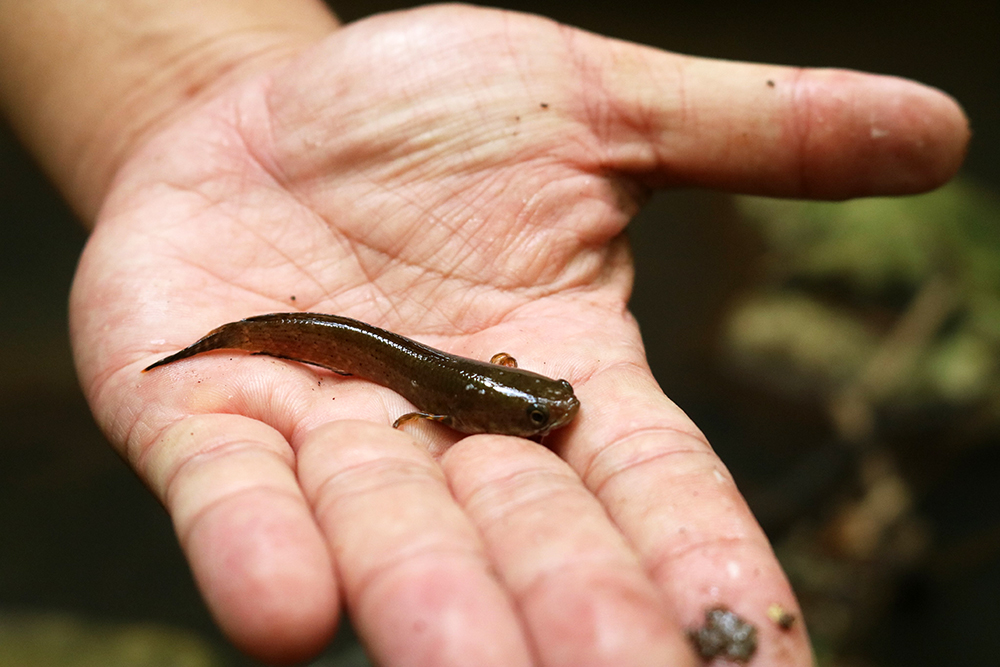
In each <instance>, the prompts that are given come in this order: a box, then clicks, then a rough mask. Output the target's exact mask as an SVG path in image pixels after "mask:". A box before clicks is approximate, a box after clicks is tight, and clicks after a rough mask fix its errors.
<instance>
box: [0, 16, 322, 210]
mask: <svg viewBox="0 0 1000 667" xmlns="http://www.w3.org/2000/svg"><path fill="white" fill-rule="evenodd" d="M336 26H337V22H336V18H335V17H334V16H333V15H332V14H330V13H329V11H328V10H327V9H326V8H325V6H323V5H322V4H321V3H319V2H316V1H315V0H275V1H267V0H260V1H257V2H252V3H248V2H245V0H212V1H208V0H171V1H170V2H149V1H147V0H128V1H125V2H122V1H120V0H119V1H115V2H110V1H100V0H98V1H94V0H33V1H32V2H24V0H0V104H2V108H3V111H4V113H5V114H6V115H7V116H8V118H9V120H10V122H11V124H12V126H13V127H14V129H15V131H16V132H17V133H18V134H19V136H20V137H21V140H22V141H23V142H24V143H25V145H26V146H27V147H28V149H29V150H30V151H31V152H32V153H33V154H34V156H35V158H36V159H37V160H38V161H39V162H40V163H41V164H42V166H43V168H44V169H45V170H46V171H47V172H48V174H49V176H50V178H52V179H53V181H54V182H55V183H56V185H57V186H58V187H59V188H60V190H61V191H62V192H63V194H64V196H65V197H66V198H67V200H68V201H69V202H70V204H71V205H72V206H73V207H74V209H75V210H76V211H77V213H78V214H79V215H80V216H81V217H82V218H83V219H84V220H85V221H86V222H87V223H88V224H90V223H92V221H93V218H94V217H95V215H96V213H97V211H98V209H99V208H100V204H101V201H102V200H103V198H104V196H105V194H106V191H107V189H108V187H109V185H110V183H111V181H112V180H113V178H114V175H115V173H116V172H117V170H118V168H119V167H120V165H121V164H122V163H123V162H124V161H125V160H126V159H127V158H128V156H129V155H130V154H131V153H132V152H133V151H134V150H135V149H136V148H137V147H139V146H140V145H141V144H142V143H144V142H145V140H146V139H147V138H148V137H150V136H151V135H152V134H155V133H156V131H157V130H158V129H159V128H161V127H163V126H165V125H166V124H169V123H170V122H171V120H172V119H173V118H176V117H177V116H178V115H179V114H182V113H184V111H185V110H186V109H188V108H190V107H191V106H194V105H197V104H199V103H200V102H201V101H202V100H205V99H207V98H208V97H210V96H212V95H213V94H214V93H215V92H216V91H218V90H219V89H220V88H222V87H225V86H227V85H230V84H231V83H233V82H235V81H238V80H241V79H244V78H248V77H250V76H253V75H254V74H256V73H258V72H261V71H263V70H265V69H267V68H268V67H271V66H273V65H274V64H275V63H277V62H280V61H282V60H284V59H287V58H290V57H291V56H292V55H293V54H294V53H297V52H298V51H300V50H301V49H303V48H305V47H306V46H308V45H309V44H311V43H313V42H315V41H317V40H319V39H321V38H322V37H323V36H325V35H326V34H328V33H329V32H330V31H331V30H333V29H334V28H336Z"/></svg>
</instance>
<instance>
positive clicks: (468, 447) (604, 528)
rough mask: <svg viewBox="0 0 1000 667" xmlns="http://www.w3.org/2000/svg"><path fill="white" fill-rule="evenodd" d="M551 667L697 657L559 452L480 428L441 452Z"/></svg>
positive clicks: (687, 661) (686, 661) (611, 666)
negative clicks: (477, 433) (482, 431)
mask: <svg viewBox="0 0 1000 667" xmlns="http://www.w3.org/2000/svg"><path fill="white" fill-rule="evenodd" d="M442 465H443V467H444V470H445V473H446V474H447V475H448V478H449V480H450V481H451V484H452V489H453V491H454V493H455V496H456V498H457V499H458V501H459V502H460V503H461V504H462V506H463V508H464V509H465V511H466V512H467V514H468V515H469V517H470V518H471V519H472V521H473V522H474V523H475V524H476V526H478V528H479V530H480V532H481V534H482V536H483V539H484V541H485V542H486V545H487V548H488V549H489V553H490V555H491V557H492V558H493V561H494V563H495V564H496V567H497V569H498V570H499V573H500V576H501V577H502V579H503V581H504V584H505V586H506V587H507V588H508V590H510V591H511V593H512V595H513V596H514V599H515V600H516V603H517V605H518V608H519V610H520V612H521V614H522V616H523V618H524V622H525V625H526V627H527V632H528V633H529V634H530V636H531V638H532V642H533V644H534V647H535V650H536V652H537V655H538V658H539V664H540V665H544V666H545V667H557V666H566V667H589V666H593V667H598V666H608V667H617V666H619V665H630V666H634V667H640V666H642V665H650V666H652V665H656V666H659V665H678V666H679V665H691V664H694V662H695V659H694V655H693V653H692V651H691V649H690V647H689V646H688V645H687V644H686V641H685V638H684V635H683V633H682V631H681V629H680V628H679V626H678V625H677V622H676V621H675V619H674V618H673V615H672V613H671V612H670V610H669V607H668V606H667V604H666V602H665V601H664V599H663V597H662V595H661V593H660V591H659V590H658V589H657V588H656V586H655V585H654V584H653V582H652V581H650V579H649V577H648V576H647V575H646V573H645V571H644V570H643V567H642V565H641V564H640V562H639V561H638V559H637V558H636V557H635V554H634V553H633V552H632V550H631V549H630V548H629V546H628V545H627V544H626V543H625V541H624V539H623V538H622V536H621V534H620V533H619V532H618V530H616V529H615V527H614V526H613V525H612V524H611V523H610V522H609V521H608V517H607V514H606V513H605V512H604V509H603V508H602V507H601V505H600V503H598V502H597V500H596V499H595V498H594V496H593V495H592V494H591V493H590V492H589V491H587V490H586V489H585V488H584V487H583V485H582V484H581V483H580V478H579V477H578V476H577V475H576V474H575V473H574V472H573V471H572V470H571V469H570V468H569V467H568V466H567V465H566V464H565V462H563V461H561V460H560V459H559V458H558V457H557V456H555V455H554V454H552V452H550V451H548V450H546V449H544V448H542V447H539V446H538V445H536V444H535V443H532V442H528V441H526V440H520V439H515V438H503V437H496V436H482V437H476V438H472V439H466V440H463V441H461V442H459V443H458V444H457V445H455V446H454V447H453V448H451V449H450V450H448V452H447V453H446V454H445V455H444V456H443V457H442Z"/></svg>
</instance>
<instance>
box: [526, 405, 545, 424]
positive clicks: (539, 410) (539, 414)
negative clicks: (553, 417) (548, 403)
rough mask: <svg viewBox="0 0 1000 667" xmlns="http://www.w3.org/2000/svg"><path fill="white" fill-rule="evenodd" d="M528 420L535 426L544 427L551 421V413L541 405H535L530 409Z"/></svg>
mask: <svg viewBox="0 0 1000 667" xmlns="http://www.w3.org/2000/svg"><path fill="white" fill-rule="evenodd" d="M528 419H530V420H531V423H532V424H534V425H535V426H543V425H545V424H546V423H548V421H549V413H548V411H546V410H545V408H543V407H542V406H540V405H533V406H531V407H530V408H528Z"/></svg>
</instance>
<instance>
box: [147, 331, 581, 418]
mask: <svg viewBox="0 0 1000 667" xmlns="http://www.w3.org/2000/svg"><path fill="white" fill-rule="evenodd" d="M211 350H245V351H247V352H250V353H252V354H263V355H268V356H272V357H278V358H280V359H289V360H291V361H299V362H302V363H306V364H313V365H316V366H321V367H323V368H327V369H329V370H332V371H334V372H336V373H340V374H341V375H357V376H358V377H362V378H365V379H367V380H371V381H372V382H376V383H378V384H380V385H382V386H384V387H388V388H389V389H392V390H393V391H395V392H396V393H398V394H400V395H402V396H403V397H405V398H406V399H407V400H409V401H410V402H411V403H413V405H415V406H416V407H417V409H418V410H419V412H410V413H407V414H405V415H403V416H402V417H400V418H399V419H397V420H396V421H395V423H394V424H393V427H398V426H399V425H400V424H402V423H404V422H407V421H410V420H412V419H430V420H433V421H438V422H441V423H442V424H446V425H448V426H450V427H451V428H453V429H455V430H456V431H460V432H462V433H499V434H503V435H518V436H524V437H530V436H541V435H545V434H546V433H548V432H549V431H552V430H553V429H557V428H560V427H562V426H565V425H566V424H568V423H569V422H571V421H572V420H573V417H574V416H576V413H577V410H578V409H579V408H580V402H579V400H577V398H576V396H575V395H574V394H573V387H572V385H570V383H569V382H567V381H566V380H553V379H551V378H547V377H545V376H544V375H539V374H538V373H532V372H531V371H526V370H522V369H519V368H517V367H516V366H517V363H516V362H515V361H514V359H513V357H511V356H510V355H508V354H506V353H503V352H501V353H499V354H497V355H494V357H493V359H492V360H491V361H490V362H485V361H477V360H475V359H466V358H465V357H459V356H456V355H454V354H448V353H447V352H442V351H440V350H435V349H434V348H432V347H428V346H426V345H423V344H422V343H418V342H416V341H414V340H411V339H409V338H406V337H405V336H400V335H399V334H396V333H392V332H391V331H386V330H385V329H380V328H378V327H375V326H372V325H370V324H365V323H364V322H359V321H358V320H352V319H350V318H348V317H340V316H338V315H325V314H322V313H272V314H270V315H259V316H257V317H251V318H248V319H245V320H240V321H238V322H230V323H229V324H224V325H222V326H221V327H219V328H217V329H215V330H214V331H211V332H209V333H208V334H207V335H206V336H205V337H204V338H202V339H201V340H199V341H197V342H196V343H194V344H193V345H191V346H189V347H186V348H184V349H183V350H181V351H180V352H177V353H175V354H172V355H170V356H169V357H166V358H164V359H161V360H159V361H157V362H156V363H154V364H151V365H150V366H149V367H147V368H146V369H144V372H145V371H150V370H152V369H154V368H156V367H157V366H163V365H165V364H169V363H173V362H175V361H179V360H181V359H186V358H188V357H192V356H194V355H196V354H201V353H202V352H209V351H211Z"/></svg>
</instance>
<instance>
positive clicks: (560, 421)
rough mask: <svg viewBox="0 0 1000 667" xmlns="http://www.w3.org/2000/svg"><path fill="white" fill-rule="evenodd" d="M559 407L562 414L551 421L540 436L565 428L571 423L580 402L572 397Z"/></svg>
mask: <svg viewBox="0 0 1000 667" xmlns="http://www.w3.org/2000/svg"><path fill="white" fill-rule="evenodd" d="M560 407H561V408H563V413H562V414H561V415H559V417H558V418H556V419H555V420H553V421H552V422H551V423H550V424H549V427H548V428H547V429H545V431H544V433H541V434H540V435H544V434H545V433H549V432H550V431H554V430H556V429H557V428H562V427H563V426H566V424H569V423H570V422H571V421H573V418H574V417H576V413H577V411H578V410H579V409H580V401H579V400H578V399H577V398H576V397H575V396H574V397H572V398H571V399H569V400H566V401H565V402H563V404H562V405H560Z"/></svg>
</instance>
